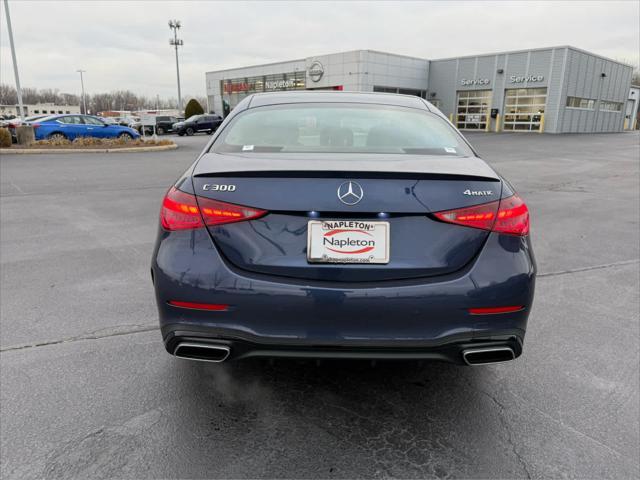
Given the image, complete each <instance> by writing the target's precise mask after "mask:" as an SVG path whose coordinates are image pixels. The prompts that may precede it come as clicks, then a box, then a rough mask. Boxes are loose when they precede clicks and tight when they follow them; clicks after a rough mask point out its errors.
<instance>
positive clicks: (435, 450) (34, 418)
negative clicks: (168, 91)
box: [0, 133, 640, 479]
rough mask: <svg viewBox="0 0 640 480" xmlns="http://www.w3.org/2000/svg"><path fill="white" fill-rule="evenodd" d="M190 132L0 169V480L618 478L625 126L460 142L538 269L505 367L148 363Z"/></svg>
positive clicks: (628, 297) (624, 448)
mask: <svg viewBox="0 0 640 480" xmlns="http://www.w3.org/2000/svg"><path fill="white" fill-rule="evenodd" d="M208 138H209V137H208V136H203V135H198V136H195V137H183V138H178V137H176V141H177V142H178V143H179V144H180V148H179V149H178V150H174V151H168V152H159V153H152V154H142V153H134V154H80V155H73V156H66V155H3V156H2V157H1V158H0V180H1V184H0V194H1V202H0V220H1V226H2V228H1V230H0V267H1V279H2V280H1V282H2V283H1V290H0V294H1V296H0V313H1V323H0V327H1V329H0V347H1V350H2V352H1V353H0V382H1V383H0V395H1V397H0V398H1V406H2V412H1V418H0V437H1V450H0V457H1V459H0V476H1V477H2V478H6V479H9V478H43V477H44V478H160V477H161V478H172V477H180V478H204V477H224V478H247V477H251V478H264V477H268V478H276V477H278V478H282V477H287V478H318V477H321V478H360V477H376V478H380V477H385V478H388V477H400V478H417V477H421V478H435V477H455V478H460V477H464V478H488V477H495V478H539V477H552V478H559V477H570V478H638V476H639V475H640V467H639V460H638V458H639V457H638V453H639V449H640V418H639V402H640V399H639V393H638V392H639V384H638V382H639V374H638V371H639V363H640V353H639V345H640V327H639V311H640V306H639V303H638V284H639V278H638V277H639V258H640V252H639V249H640V238H639V223H638V222H639V212H638V208H639V202H640V199H639V190H640V188H639V186H640V185H639V181H640V180H639V160H638V159H639V153H640V148H639V139H640V137H639V136H638V134H637V133H624V134H599V135H564V136H551V135H537V134H512V135H508V134H505V135H482V134H476V135H471V136H469V139H470V140H471V142H472V143H473V144H474V145H475V146H476V147H477V148H478V150H479V151H480V153H481V154H482V155H483V157H484V158H485V159H487V160H488V162H489V163H490V164H492V165H493V166H494V167H495V168H497V169H498V170H499V171H500V172H501V173H503V174H504V175H505V176H506V177H507V178H508V179H510V181H511V182H512V183H513V184H514V186H515V187H516V188H517V190H518V191H519V193H520V194H521V195H522V196H523V197H524V199H525V200H526V201H527V203H528V205H529V208H530V210H531V212H532V216H533V223H532V236H533V242H534V248H535V251H536V255H537V262H538V267H539V272H540V275H539V277H538V283H537V292H536V301H535V305H534V309H533V313H532V315H531V317H530V320H529V330H528V333H527V337H526V342H525V351H524V355H523V356H522V357H521V358H519V359H518V360H517V361H515V362H511V363H508V364H502V365H493V366H485V367H476V368H469V367H459V366H452V365H447V364H441V363H425V364H423V365H419V364H416V363H381V364H378V365H376V366H371V365H369V364H368V363H361V362H326V363H322V364H321V365H316V364H315V363H313V362H298V361H286V360H279V361H277V362H275V363H273V364H270V363H269V362H266V361H261V360H250V361H246V362H241V363H231V364H222V365H212V364H205V363H200V362H193V363H191V362H187V361H183V360H179V359H175V358H173V357H171V356H169V355H168V354H167V353H165V351H164V348H163V346H162V343H161V339H160V334H159V331H158V330H157V328H156V325H157V324H156V311H155V305H154V298H153V291H152V286H151V281H150V276H149V264H150V256H151V250H152V245H153V241H154V238H155V233H156V224H157V216H158V210H159V206H160V201H161V197H162V195H163V193H164V191H165V190H166V188H167V187H168V185H169V184H170V183H171V182H172V181H173V180H174V179H175V178H176V177H177V176H178V175H179V174H180V173H181V172H182V171H183V170H184V169H185V168H186V167H187V166H188V165H189V164H190V162H191V161H192V160H193V158H194V157H195V155H196V154H197V152H198V151H199V149H200V148H201V147H202V146H203V145H204V143H205V142H206V141H207V139H208Z"/></svg>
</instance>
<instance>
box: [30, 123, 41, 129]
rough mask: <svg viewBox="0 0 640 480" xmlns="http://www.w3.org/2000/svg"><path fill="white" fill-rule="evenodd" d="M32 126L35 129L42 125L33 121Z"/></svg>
mask: <svg viewBox="0 0 640 480" xmlns="http://www.w3.org/2000/svg"><path fill="white" fill-rule="evenodd" d="M31 126H32V127H33V128H34V130H35V129H36V128H39V127H40V124H39V123H32V124H31Z"/></svg>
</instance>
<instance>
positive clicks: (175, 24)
mask: <svg viewBox="0 0 640 480" xmlns="http://www.w3.org/2000/svg"><path fill="white" fill-rule="evenodd" d="M5 1H6V0H5ZM181 26H182V25H181V24H180V20H169V28H170V29H171V30H173V38H170V39H169V45H173V46H174V47H175V49H176V75H177V77H178V111H179V112H180V113H182V93H181V92H180V65H179V64H178V47H180V46H182V45H184V42H183V41H182V40H181V39H179V38H178V29H179V28H180V27H181Z"/></svg>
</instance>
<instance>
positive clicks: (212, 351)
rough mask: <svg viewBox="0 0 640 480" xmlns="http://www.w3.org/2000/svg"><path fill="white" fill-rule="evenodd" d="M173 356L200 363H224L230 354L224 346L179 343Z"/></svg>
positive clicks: (228, 349) (229, 349)
mask: <svg viewBox="0 0 640 480" xmlns="http://www.w3.org/2000/svg"><path fill="white" fill-rule="evenodd" d="M173 354H174V355H175V356H176V357H179V358H186V359H188V360H199V361H201V362H214V363H220V362H224V361H225V360H226V359H227V358H228V357H229V355H230V354H231V348H229V347H227V346H226V345H213V344H210V343H195V342H181V343H179V344H178V346H177V347H176V349H175V350H174V351H173Z"/></svg>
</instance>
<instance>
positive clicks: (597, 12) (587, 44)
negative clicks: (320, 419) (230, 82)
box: [0, 0, 640, 98]
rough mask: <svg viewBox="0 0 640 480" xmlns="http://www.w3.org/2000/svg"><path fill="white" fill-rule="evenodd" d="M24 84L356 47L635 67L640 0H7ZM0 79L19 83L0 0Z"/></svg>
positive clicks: (207, 67) (110, 84) (147, 89)
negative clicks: (527, 55)
mask: <svg viewBox="0 0 640 480" xmlns="http://www.w3.org/2000/svg"><path fill="white" fill-rule="evenodd" d="M9 6H10V13H11V20H12V25H13V34H14V40H15V43H16V51H17V56H18V67H19V71H20V82H21V84H22V86H23V87H35V88H53V89H59V90H60V91H61V92H64V93H80V78H79V74H78V73H76V71H77V70H78V69H83V70H86V74H85V88H86V90H87V92H88V93H99V92H108V91H112V90H118V89H128V90H131V91H133V92H135V93H138V94H146V95H148V96H155V95H160V96H161V97H167V98H168V97H177V89H176V70H175V56H174V50H173V47H171V46H170V45H169V38H170V36H171V35H172V33H171V31H170V29H169V27H168V25H167V22H168V20H169V19H178V20H180V21H181V22H182V28H181V30H180V34H179V35H180V38H182V39H183V41H184V46H183V47H181V48H180V52H179V55H180V72H181V81H182V92H183V94H184V95H185V96H187V95H197V96H204V95H205V93H206V92H205V72H207V71H213V70H220V69H225V68H233V67H242V66H247V65H256V64H261V63H269V62H275V61H282V60H290V59H297V58H304V57H308V56H313V55H321V54H326V53H333V52H340V51H348V50H355V49H371V50H381V51H386V52H391V53H398V54H404V55H412V56H417V57H422V58H427V59H437V58H446V57H455V56H463V55H472V54H478V53H490V52H497V51H505V50H520V49H528V48H538V47H547V46H555V45H573V46H575V47H578V48H582V49H584V50H588V51H591V52H594V53H597V54H600V55H603V56H606V57H610V58H613V59H617V60H624V61H626V63H632V64H635V65H637V64H638V63H639V55H640V53H639V50H640V32H639V30H640V1H638V0H631V1H606V0H605V1H592V2H581V1H569V2H560V1H548V2H525V1H515V2H508V1H498V2H482V1H466V2H452V1H446V2H444V1H443V2H418V1H413V2H382V1H378V2H311V1H309V2H293V1H291V2H246V3H245V2H213V1H195V0H192V1H180V2H177V1H168V0H129V1H118V0H112V1H102V0H94V1H88V0H73V1H65V0H9ZM0 17H1V18H0V83H6V84H10V85H15V81H14V75H13V66H12V63H11V53H10V48H9V40H8V35H7V26H6V17H5V12H4V8H2V10H1V15H0Z"/></svg>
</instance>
